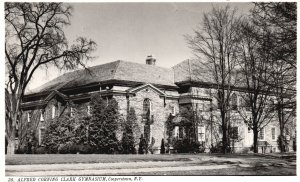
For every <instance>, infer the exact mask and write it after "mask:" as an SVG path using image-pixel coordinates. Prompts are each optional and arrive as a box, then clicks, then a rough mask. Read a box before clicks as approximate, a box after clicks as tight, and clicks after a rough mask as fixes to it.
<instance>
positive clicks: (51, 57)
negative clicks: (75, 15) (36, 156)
mask: <svg viewBox="0 0 300 182" xmlns="http://www.w3.org/2000/svg"><path fill="white" fill-rule="evenodd" d="M71 11H72V7H71V6H68V5H65V4H63V3H5V66H6V83H5V84H6V87H5V112H6V119H5V123H6V129H5V135H6V138H7V140H8V152H7V153H8V154H9V155H11V154H14V152H15V151H14V150H15V131H16V129H15V128H16V123H17V120H19V119H20V106H21V102H22V98H23V96H24V94H25V91H26V88H27V86H28V83H29V82H30V81H31V79H32V77H33V75H34V73H35V71H36V70H37V69H39V68H42V67H47V66H49V65H54V66H56V67H57V68H60V69H74V68H76V67H77V66H79V65H81V66H84V62H83V60H89V59H90V58H91V52H92V51H93V50H94V49H95V46H96V44H95V42H93V41H91V40H87V39H86V38H83V37H80V38H78V39H77V40H76V44H74V45H71V46H68V42H67V39H66V37H65V34H64V31H63V27H64V26H66V25H69V24H70V17H71Z"/></svg>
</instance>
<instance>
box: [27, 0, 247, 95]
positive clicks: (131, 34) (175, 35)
mask: <svg viewBox="0 0 300 182" xmlns="http://www.w3.org/2000/svg"><path fill="white" fill-rule="evenodd" d="M227 4H228V3H200V2H199V3H73V4H71V5H72V6H73V8H74V11H73V15H72V17H71V25H69V26H67V27H65V29H64V30H65V34H66V37H67V39H68V40H69V43H70V44H71V43H72V42H73V41H74V40H75V39H76V37H79V36H83V37H87V38H89V39H92V40H94V41H95V42H96V43H97V50H96V51H94V52H93V56H94V57H95V58H94V59H93V60H92V61H89V62H87V66H94V65H99V64H104V63H107V62H112V61H116V60H125V61H130V62H137V63H142V64H144V63H145V59H146V57H147V56H148V55H154V56H155V58H156V65H157V66H161V67H167V68H170V67H172V66H174V65H176V64H178V63H180V62H181V61H184V60H186V59H190V58H192V57H193V53H192V51H191V50H190V49H189V48H188V45H187V43H186V40H185V38H184V35H191V34H193V30H194V29H196V28H197V27H201V26H200V23H201V20H202V15H203V13H205V12H208V11H210V10H211V9H212V6H226V5H227ZM229 5H230V6H231V7H232V8H234V7H236V8H237V10H238V13H240V14H245V13H248V12H249V9H250V8H251V7H252V4H251V3H229ZM63 73H65V71H58V70H57V69H55V68H53V67H49V68H48V69H47V70H46V69H44V68H43V69H39V70H37V72H36V73H35V74H34V75H33V80H32V81H31V83H30V85H29V88H28V90H31V89H34V88H36V87H38V86H40V85H42V84H44V83H46V82H48V81H50V80H51V79H53V78H55V77H57V76H59V75H62V74H63Z"/></svg>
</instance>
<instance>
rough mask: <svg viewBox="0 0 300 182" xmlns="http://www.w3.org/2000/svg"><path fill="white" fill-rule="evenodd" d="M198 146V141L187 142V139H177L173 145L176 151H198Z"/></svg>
mask: <svg viewBox="0 0 300 182" xmlns="http://www.w3.org/2000/svg"><path fill="white" fill-rule="evenodd" d="M199 147H200V143H199V142H195V141H192V142H189V141H188V140H187V139H184V140H177V141H176V142H175V145H174V149H175V150H176V151H177V153H199V152H200V150H199Z"/></svg>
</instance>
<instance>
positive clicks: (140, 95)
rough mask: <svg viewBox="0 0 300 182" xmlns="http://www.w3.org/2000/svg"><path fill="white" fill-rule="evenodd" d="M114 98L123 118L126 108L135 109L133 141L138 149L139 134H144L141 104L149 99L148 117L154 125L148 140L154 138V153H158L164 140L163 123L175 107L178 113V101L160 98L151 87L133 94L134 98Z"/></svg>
mask: <svg viewBox="0 0 300 182" xmlns="http://www.w3.org/2000/svg"><path fill="white" fill-rule="evenodd" d="M114 98H115V99H116V100H117V102H118V103H119V108H120V113H121V114H122V115H123V116H124V118H126V115H127V108H128V106H129V107H132V108H134V109H135V112H136V115H137V124H138V129H137V131H136V132H135V139H136V144H137V146H136V147H138V142H139V138H140V136H141V134H144V126H145V123H144V121H143V117H142V116H143V102H144V100H145V99H150V101H151V113H150V115H153V119H154V123H153V124H152V125H151V134H150V138H151V137H154V139H155V143H154V150H155V151H154V152H155V153H159V150H160V145H161V140H162V139H165V140H166V131H165V122H166V121H167V119H168V117H169V115H170V113H171V112H172V107H175V110H176V112H178V111H179V106H178V101H177V100H174V99H165V98H164V97H163V96H160V93H158V92H157V91H155V90H154V89H152V88H151V87H145V88H144V89H142V90H139V91H138V92H137V93H136V94H135V96H130V97H128V98H126V96H114ZM128 102H129V103H128Z"/></svg>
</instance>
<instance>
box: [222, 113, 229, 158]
mask: <svg viewBox="0 0 300 182" xmlns="http://www.w3.org/2000/svg"><path fill="white" fill-rule="evenodd" d="M222 133H223V138H222V152H223V154H226V152H227V150H226V149H227V145H228V142H227V122H226V118H225V114H222Z"/></svg>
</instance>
